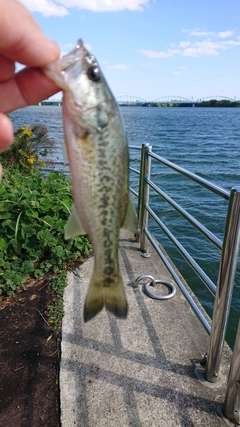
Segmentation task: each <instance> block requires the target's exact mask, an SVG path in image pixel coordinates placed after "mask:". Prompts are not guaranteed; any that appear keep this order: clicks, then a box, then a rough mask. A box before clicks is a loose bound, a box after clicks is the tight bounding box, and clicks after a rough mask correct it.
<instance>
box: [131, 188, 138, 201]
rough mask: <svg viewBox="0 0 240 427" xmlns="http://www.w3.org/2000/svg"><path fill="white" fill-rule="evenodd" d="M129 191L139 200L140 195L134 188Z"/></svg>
mask: <svg viewBox="0 0 240 427" xmlns="http://www.w3.org/2000/svg"><path fill="white" fill-rule="evenodd" d="M129 191H131V193H132V194H134V196H136V197H137V198H138V193H137V192H136V191H135V190H134V189H133V188H131V187H129Z"/></svg>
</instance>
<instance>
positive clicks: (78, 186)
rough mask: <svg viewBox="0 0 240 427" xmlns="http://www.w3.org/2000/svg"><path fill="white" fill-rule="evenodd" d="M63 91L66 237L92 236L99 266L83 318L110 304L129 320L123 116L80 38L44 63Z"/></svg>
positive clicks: (130, 222) (132, 226)
mask: <svg viewBox="0 0 240 427" xmlns="http://www.w3.org/2000/svg"><path fill="white" fill-rule="evenodd" d="M42 70H43V72H44V73H45V74H46V75H47V76H48V78H50V79H51V80H53V81H54V83H55V84H56V85H57V86H59V88H61V89H62V91H63V101H62V108H63V123H64V133H65V142H66V151H67V156H68V159H69V166H70V170H71V174H72V187H73V200H74V204H73V207H72V211H71V215H70V217H69V220H68V222H67V224H66V229H65V238H66V239H68V238H70V237H74V236H76V235H78V234H88V235H89V237H90V240H91V243H92V247H93V252H94V270H93V274H92V278H91V280H90V285H89V289H88V293H87V296H86V300H85V305H84V321H88V320H90V319H92V318H93V317H94V316H95V315H96V314H97V313H99V312H100V311H101V310H102V308H103V307H104V306H105V307H106V309H107V310H108V311H110V312H112V313H114V314H115V315H116V316H117V317H119V318H126V316H127V311H128V305H127V300H126V296H125V291H124V287H123V281H122V277H121V274H120V272H119V260H118V241H119V230H120V228H121V227H124V228H128V229H129V230H131V231H132V232H133V233H136V230H137V227H136V214H135V210H134V207H133V204H132V202H131V199H130V197H129V189H128V164H129V160H128V147H127V140H126V135H125V131H124V127H123V123H122V119H121V114H120V111H119V108H118V105H117V103H116V100H115V99H114V96H113V94H112V92H111V90H110V89H109V87H108V84H107V82H106V80H105V78H104V76H103V74H102V72H101V69H100V67H99V65H98V62H97V60H96V58H95V57H94V56H93V55H92V54H90V53H89V52H88V51H87V49H86V48H85V47H84V45H83V43H82V41H81V40H79V41H78V43H77V45H76V47H75V48H74V49H73V51H71V52H70V53H69V54H67V55H65V56H63V57H62V58H61V59H59V60H58V61H56V62H54V63H52V64H49V65H47V66H45V67H43V69H42Z"/></svg>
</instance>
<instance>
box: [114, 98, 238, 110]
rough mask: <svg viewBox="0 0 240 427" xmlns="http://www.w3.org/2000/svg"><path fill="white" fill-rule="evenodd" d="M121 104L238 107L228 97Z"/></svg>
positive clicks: (236, 103) (128, 105) (133, 105)
mask: <svg viewBox="0 0 240 427" xmlns="http://www.w3.org/2000/svg"><path fill="white" fill-rule="evenodd" d="M121 106H127V107H170V108H171V107H225V108H226V107H230V108H240V102H239V101H230V100H228V99H222V100H220V101H218V100H217V99H211V100H209V101H202V102H194V101H193V102H162V103H161V102H145V103H143V104H125V105H123V104H121Z"/></svg>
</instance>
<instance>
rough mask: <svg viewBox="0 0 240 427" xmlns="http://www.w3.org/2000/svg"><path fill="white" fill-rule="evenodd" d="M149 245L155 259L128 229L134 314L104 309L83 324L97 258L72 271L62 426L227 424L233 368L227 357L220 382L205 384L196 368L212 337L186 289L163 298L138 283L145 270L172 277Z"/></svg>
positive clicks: (127, 268) (128, 284) (124, 249)
mask: <svg viewBox="0 0 240 427" xmlns="http://www.w3.org/2000/svg"><path fill="white" fill-rule="evenodd" d="M149 246H151V245H150V244H149ZM150 249H151V248H150ZM150 252H151V257H150V258H143V257H142V256H141V253H140V251H139V244H137V243H136V242H135V241H134V240H133V239H132V238H131V237H129V233H128V232H126V231H124V232H123V233H122V234H121V239H120V255H119V256H120V265H121V271H122V275H123V279H124V283H125V289H126V294H127V298H128V303H129V315H128V318H127V320H118V319H116V318H115V317H114V316H113V315H111V314H109V313H107V312H106V311H102V312H101V313H100V314H99V315H98V316H96V317H95V318H94V319H93V320H91V321H90V322H88V323H86V324H84V322H83V315H82V310H83V303H84V299H85V295H86V292H87V287H88V284H89V280H90V276H91V272H92V268H93V258H90V259H88V260H87V261H86V262H85V263H84V264H83V265H82V266H81V268H80V270H79V271H78V272H77V273H76V274H72V273H71V274H69V276H68V285H67V287H66V290H65V294H64V308H65V316H64V319H63V327H62V359H61V370H60V390H61V422H62V427H74V426H77V427H95V426H97V427H125V426H133V427H138V426H139V427H140V426H142V427H150V426H151V427H153V426H156V427H158V426H163V427H173V426H174V427H178V426H179V427H180V426H181V427H183V426H187V427H192V426H201V427H203V426H204V427H208V426H209V427H210V426H211V427H215V426H225V425H226V424H225V422H224V420H223V419H222V418H221V417H220V416H218V415H217V412H218V411H219V408H221V404H222V403H223V400H224V394H225V392H224V389H225V386H226V377H227V373H228V369H227V367H226V365H225V363H224V364H223V369H222V372H221V378H222V380H221V381H220V383H219V384H217V385H216V384H214V385H210V386H209V385H208V383H206V382H205V384H204V382H201V381H200V380H199V379H198V378H197V376H196V375H195V368H196V366H197V364H198V363H199V361H200V360H201V359H202V356H203V354H204V353H205V352H206V351H207V349H208V342H209V336H208V334H207V333H206V332H205V330H204V328H203V326H202V325H201V323H200V322H199V320H198V319H197V317H196V316H195V314H194V313H193V312H192V309H191V308H190V306H189V304H188V303H187V302H186V300H185V298H184V296H183V295H182V293H181V291H180V290H179V289H178V288H177V292H176V295H175V296H174V297H173V298H171V299H169V300H164V301H159V300H154V299H151V298H149V297H148V296H147V295H146V294H144V293H143V292H142V286H141V285H139V286H138V287H137V288H135V287H134V286H133V284H134V281H135V279H136V278H137V277H138V276H139V275H141V274H151V275H152V276H154V278H155V279H163V280H168V281H170V282H172V283H173V280H172V277H171V276H170V274H169V273H168V271H167V269H166V268H165V266H164V265H163V263H162V262H161V260H160V258H159V257H158V256H157V254H156V253H155V252H154V251H153V250H151V251H150ZM161 291H162V292H163V288H162V289H161ZM226 353H227V355H225V356H224V362H226V359H227V358H228V356H229V352H228V350H227V351H226Z"/></svg>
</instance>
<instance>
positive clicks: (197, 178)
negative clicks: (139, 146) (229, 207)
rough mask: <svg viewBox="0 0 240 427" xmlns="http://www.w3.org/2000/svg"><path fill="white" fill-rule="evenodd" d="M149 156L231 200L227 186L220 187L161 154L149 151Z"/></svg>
mask: <svg viewBox="0 0 240 427" xmlns="http://www.w3.org/2000/svg"><path fill="white" fill-rule="evenodd" d="M149 156H151V157H152V158H154V159H155V160H158V161H159V162H161V163H163V164H164V165H166V166H169V167H170V168H172V169H174V170H175V171H177V172H180V173H181V174H182V175H185V176H186V177H187V178H190V179H192V180H193V181H195V182H197V183H198V184H200V185H202V186H203V187H205V188H207V189H208V190H210V191H213V192H214V193H215V194H218V195H219V196H221V197H223V198H224V199H226V200H229V197H230V191H227V190H225V188H222V187H219V186H218V185H216V184H213V183H212V182H210V181H207V180H206V179H204V178H201V177H200V176H198V175H196V174H195V173H192V172H190V171H188V170H187V169H184V168H181V167H180V166H178V165H176V164H175V163H172V162H170V161H169V160H166V159H164V158H163V157H161V156H158V154H155V153H153V152H151V153H149Z"/></svg>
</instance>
